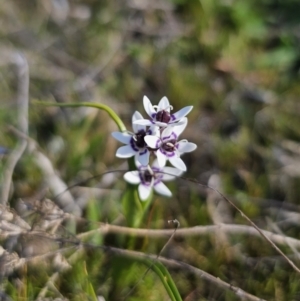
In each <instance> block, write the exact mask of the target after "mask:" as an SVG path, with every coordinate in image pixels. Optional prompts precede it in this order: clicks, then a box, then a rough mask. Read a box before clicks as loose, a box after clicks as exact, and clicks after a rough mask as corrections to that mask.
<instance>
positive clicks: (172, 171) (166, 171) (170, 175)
mask: <svg viewBox="0 0 300 301" xmlns="http://www.w3.org/2000/svg"><path fill="white" fill-rule="evenodd" d="M182 174H183V171H182V170H180V169H177V168H174V167H169V166H166V167H164V168H163V178H162V180H163V181H172V180H174V178H175V177H176V176H177V177H179V176H180V175H182Z"/></svg>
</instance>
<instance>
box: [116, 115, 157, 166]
mask: <svg viewBox="0 0 300 301" xmlns="http://www.w3.org/2000/svg"><path fill="white" fill-rule="evenodd" d="M141 119H143V116H142V115H141V114H140V113H139V112H138V111H136V112H135V113H134V114H133V116H132V128H133V131H134V133H129V132H124V133H122V132H113V133H112V136H113V137H114V138H115V139H117V140H118V141H120V142H122V143H124V144H126V145H125V146H121V147H119V148H118V149H117V152H116V156H117V157H118V158H130V157H132V156H135V158H136V160H137V161H139V162H140V163H141V164H142V165H144V166H147V165H148V163H149V156H150V151H149V150H148V148H147V144H146V142H145V141H144V137H145V136H146V135H154V136H156V135H158V134H159V131H158V127H156V126H152V127H150V128H149V129H148V130H147V129H146V126H145V125H139V124H135V123H134V122H135V121H136V120H141Z"/></svg>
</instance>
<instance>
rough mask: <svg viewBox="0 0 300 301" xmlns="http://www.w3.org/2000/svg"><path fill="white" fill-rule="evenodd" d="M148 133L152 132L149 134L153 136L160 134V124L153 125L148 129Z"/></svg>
mask: <svg viewBox="0 0 300 301" xmlns="http://www.w3.org/2000/svg"><path fill="white" fill-rule="evenodd" d="M147 133H151V134H149V135H151V136H157V137H158V136H160V130H159V127H158V126H156V125H152V126H151V127H150V128H149V129H148V131H147Z"/></svg>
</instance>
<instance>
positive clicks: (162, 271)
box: [141, 259, 182, 301]
mask: <svg viewBox="0 0 300 301" xmlns="http://www.w3.org/2000/svg"><path fill="white" fill-rule="evenodd" d="M141 261H142V262H143V263H144V264H146V265H147V266H148V267H150V268H151V269H152V270H153V272H155V274H156V275H157V276H158V277H159V278H160V280H161V282H162V284H163V285H164V287H165V289H166V291H167V293H168V295H169V297H170V299H171V300H172V301H182V299H181V296H180V294H179V292H178V290H177V287H176V285H175V283H174V281H173V279H172V277H171V275H170V274H169V272H168V270H167V269H166V268H165V266H164V265H163V264H162V263H161V262H159V261H157V262H153V261H152V260H150V259H143V260H141Z"/></svg>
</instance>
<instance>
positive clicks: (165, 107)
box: [158, 96, 170, 112]
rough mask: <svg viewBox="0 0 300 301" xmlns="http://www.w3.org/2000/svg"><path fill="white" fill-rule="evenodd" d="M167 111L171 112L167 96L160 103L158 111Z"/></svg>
mask: <svg viewBox="0 0 300 301" xmlns="http://www.w3.org/2000/svg"><path fill="white" fill-rule="evenodd" d="M162 110H166V111H168V112H170V103H169V100H168V98H167V97H166V96H164V97H163V98H162V99H161V100H160V102H159V103H158V111H162Z"/></svg>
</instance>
